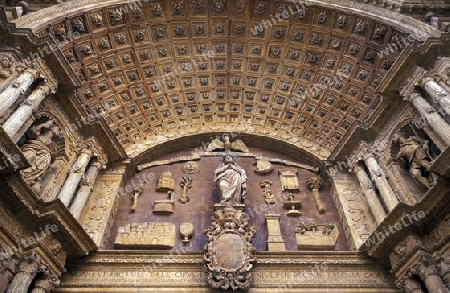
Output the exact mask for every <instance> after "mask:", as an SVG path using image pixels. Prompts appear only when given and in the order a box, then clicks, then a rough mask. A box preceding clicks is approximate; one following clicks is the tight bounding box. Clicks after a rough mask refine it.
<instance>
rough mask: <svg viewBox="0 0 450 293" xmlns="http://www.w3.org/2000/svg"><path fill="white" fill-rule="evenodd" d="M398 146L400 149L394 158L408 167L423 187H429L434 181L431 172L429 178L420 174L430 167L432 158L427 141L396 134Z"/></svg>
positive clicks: (404, 166)
mask: <svg viewBox="0 0 450 293" xmlns="http://www.w3.org/2000/svg"><path fill="white" fill-rule="evenodd" d="M396 141H397V143H398V144H399V146H400V150H399V152H398V154H397V156H396V159H397V160H398V161H399V162H400V164H401V166H402V167H403V168H405V169H409V173H410V174H411V176H412V177H413V178H414V180H416V181H417V182H418V183H420V184H421V185H422V186H424V187H425V188H427V189H428V188H430V184H431V183H433V181H434V176H433V174H430V176H429V178H426V177H424V176H423V175H422V173H423V172H426V171H427V169H428V168H429V167H430V162H431V161H432V160H433V159H432V158H431V155H430V152H429V143H430V142H429V141H428V140H425V141H422V140H421V139H420V138H419V137H417V136H410V137H408V138H405V137H403V135H401V134H398V135H397V138H396Z"/></svg>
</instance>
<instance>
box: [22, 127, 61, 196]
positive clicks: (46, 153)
mask: <svg viewBox="0 0 450 293" xmlns="http://www.w3.org/2000/svg"><path fill="white" fill-rule="evenodd" d="M59 133H60V129H59V128H58V126H56V124H55V122H54V121H53V120H51V119H50V120H48V121H46V122H44V123H41V124H38V125H35V126H31V128H30V129H29V130H28V132H27V134H26V138H27V139H28V140H27V142H26V143H25V144H24V145H23V146H22V153H23V155H24V156H25V157H26V158H27V160H28V162H30V164H31V167H29V168H27V169H23V170H21V171H20V175H21V176H22V178H23V180H24V181H25V182H26V183H28V184H29V185H30V186H31V187H32V188H33V189H34V190H35V191H36V192H40V189H41V184H40V181H41V179H42V177H43V175H44V174H45V172H46V171H47V170H48V168H49V167H50V164H51V163H52V162H53V160H54V159H55V157H54V155H55V154H56V151H55V146H54V142H53V139H54V137H55V136H57V135H59Z"/></svg>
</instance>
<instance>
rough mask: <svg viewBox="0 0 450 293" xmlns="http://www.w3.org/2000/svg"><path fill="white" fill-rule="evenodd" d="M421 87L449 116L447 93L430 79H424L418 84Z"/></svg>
mask: <svg viewBox="0 0 450 293" xmlns="http://www.w3.org/2000/svg"><path fill="white" fill-rule="evenodd" d="M420 85H421V87H422V88H423V89H424V90H425V91H426V92H427V93H428V94H429V95H430V96H431V97H432V98H433V100H435V101H437V102H438V103H439V105H440V106H441V107H442V109H443V110H444V111H445V113H447V115H450V97H449V93H448V92H447V91H446V90H445V89H444V88H443V87H441V86H440V85H439V84H438V83H437V82H435V81H434V80H433V79H432V78H431V77H425V78H423V79H422V80H421V82H420Z"/></svg>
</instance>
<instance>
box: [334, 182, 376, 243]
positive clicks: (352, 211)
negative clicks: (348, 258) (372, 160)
mask: <svg viewBox="0 0 450 293" xmlns="http://www.w3.org/2000/svg"><path fill="white" fill-rule="evenodd" d="M333 181H334V193H333V197H334V200H335V203H336V204H337V206H338V207H339V210H340V218H341V219H342V220H343V221H344V225H346V226H347V227H348V230H347V231H348V232H347V233H348V234H346V236H347V238H348V239H349V241H350V242H351V243H353V244H354V246H355V247H357V248H359V247H361V246H362V245H363V244H364V242H365V241H366V240H367V238H368V237H369V236H370V234H371V233H372V231H373V230H374V229H375V224H374V221H373V220H372V219H371V218H370V216H369V211H368V207H367V205H366V203H365V202H364V201H363V200H362V195H361V191H360V189H359V188H358V187H357V184H356V182H355V181H354V179H353V178H351V179H350V178H347V177H342V178H340V177H335V178H334V180H333Z"/></svg>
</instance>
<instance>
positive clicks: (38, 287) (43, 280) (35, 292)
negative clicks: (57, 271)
mask: <svg viewBox="0 0 450 293" xmlns="http://www.w3.org/2000/svg"><path fill="white" fill-rule="evenodd" d="M59 283H60V281H59V279H58V277H56V276H55V275H53V274H51V273H45V274H43V275H42V277H40V278H39V279H37V280H36V281H35V282H34V286H33V289H32V290H31V293H50V292H51V290H52V289H53V288H54V287H56V286H58V285H59Z"/></svg>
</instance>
